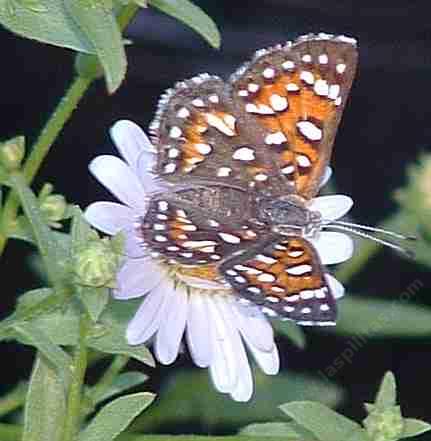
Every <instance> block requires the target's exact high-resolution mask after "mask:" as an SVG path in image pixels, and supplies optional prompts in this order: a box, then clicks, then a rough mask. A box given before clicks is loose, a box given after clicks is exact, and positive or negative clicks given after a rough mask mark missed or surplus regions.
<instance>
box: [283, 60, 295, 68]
mask: <svg viewBox="0 0 431 441" xmlns="http://www.w3.org/2000/svg"><path fill="white" fill-rule="evenodd" d="M281 67H282V68H283V69H284V70H292V69H294V68H295V63H294V62H293V61H291V60H287V61H285V62H284V63H283V64H282V65H281Z"/></svg>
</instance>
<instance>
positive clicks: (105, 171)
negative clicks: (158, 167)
mask: <svg viewBox="0 0 431 441" xmlns="http://www.w3.org/2000/svg"><path fill="white" fill-rule="evenodd" d="M89 169H90V171H91V173H92V174H93V175H94V176H95V177H96V179H98V180H99V182H100V183H101V184H102V185H104V186H105V187H106V188H107V189H108V190H109V191H110V192H111V193H112V194H113V195H114V196H115V197H117V198H118V199H119V200H120V201H121V202H124V203H125V204H126V205H128V206H129V207H132V208H135V209H137V210H138V211H139V212H140V213H141V214H144V213H145V212H146V206H147V204H146V203H145V191H144V189H143V187H142V185H141V183H140V182H139V180H138V178H137V177H136V175H135V174H134V173H133V172H132V170H131V168H130V167H129V166H128V165H127V164H126V163H125V162H124V161H122V160H121V159H120V158H117V157H116V156H110V155H102V156H98V157H97V158H95V159H93V160H92V161H91V163H90V166H89Z"/></svg>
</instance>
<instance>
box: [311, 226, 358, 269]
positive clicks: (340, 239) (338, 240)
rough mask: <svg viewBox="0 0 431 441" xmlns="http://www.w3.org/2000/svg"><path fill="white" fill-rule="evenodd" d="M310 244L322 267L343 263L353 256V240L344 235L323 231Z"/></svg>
mask: <svg viewBox="0 0 431 441" xmlns="http://www.w3.org/2000/svg"><path fill="white" fill-rule="evenodd" d="M311 242H312V243H313V245H314V246H315V248H316V250H317V253H318V254H319V257H320V260H321V261H322V263H323V264H324V265H333V264H336V263H340V262H344V261H345V260H347V259H350V258H351V257H352V255H353V248H354V246H353V240H352V239H351V238H350V237H349V236H347V235H346V234H344V233H338V232H335V231H323V232H321V233H320V234H319V235H318V236H317V237H316V238H314V239H311Z"/></svg>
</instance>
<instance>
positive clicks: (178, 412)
mask: <svg viewBox="0 0 431 441" xmlns="http://www.w3.org/2000/svg"><path fill="white" fill-rule="evenodd" d="M253 376H254V383H255V390H254V393H253V397H252V399H251V400H250V401H249V402H248V403H247V405H246V406H245V405H244V403H238V402H235V401H233V400H232V398H230V397H229V396H228V395H222V394H220V393H218V392H217V391H215V390H214V386H213V385H212V384H211V379H210V377H209V374H208V372H207V371H205V370H194V371H176V373H175V375H172V376H171V377H170V378H169V381H167V383H166V384H165V386H164V387H163V388H162V390H161V392H160V399H159V400H157V402H156V403H155V404H154V405H153V406H151V409H149V410H148V412H146V413H145V415H144V416H143V417H142V418H139V419H138V420H137V421H136V422H135V423H134V424H133V429H134V430H139V431H143V432H146V433H151V432H154V431H158V430H161V429H162V428H163V427H165V426H184V425H187V424H191V423H192V422H193V423H196V421H199V424H201V425H202V426H204V427H206V428H207V429H208V430H212V429H215V428H216V427H217V426H219V425H223V426H235V427H238V428H239V427H242V426H244V425H246V424H251V423H256V422H267V421H271V420H274V419H279V418H280V412H279V411H278V409H277V406H279V405H280V404H282V403H285V402H286V401H290V400H298V399H306V400H307V399H308V400H312V399H320V400H322V401H324V402H325V403H326V404H328V405H330V406H336V405H338V404H339V403H340V402H341V400H342V398H343V394H342V390H341V389H340V388H339V387H337V386H336V385H335V384H333V383H331V382H329V381H327V380H320V379H319V378H316V377H313V376H311V375H302V374H297V373H294V372H290V373H289V374H287V375H285V374H278V375H277V376H267V375H264V374H262V373H261V372H260V370H258V369H256V370H255V372H254V375H253ZM184 397H187V400H185V399H184ZM178 403H181V406H179V405H178Z"/></svg>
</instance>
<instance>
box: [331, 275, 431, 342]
mask: <svg viewBox="0 0 431 441" xmlns="http://www.w3.org/2000/svg"><path fill="white" fill-rule="evenodd" d="M423 286H424V285H423V283H422V282H421V281H420V280H415V281H413V282H412V283H411V284H410V285H409V287H407V288H406V289H405V290H404V291H403V292H402V293H398V294H397V295H396V296H394V298H393V300H377V299H371V298H364V297H362V298H359V297H358V296H353V295H349V296H346V297H345V298H343V299H341V300H340V302H339V309H338V311H339V316H338V319H337V326H334V327H332V328H326V329H325V331H326V332H330V333H335V334H339V335H353V336H363V337H364V338H363V340H362V345H364V344H365V342H366V338H367V337H374V338H376V337H378V338H383V337H428V336H429V335H430V334H431V309H429V308H427V307H425V306H419V305H415V304H412V303H408V301H409V300H413V299H414V296H415V294H417V293H418V292H419V291H420V290H421V289H423ZM359 317H366V320H358V318H359ZM359 346H361V344H359Z"/></svg>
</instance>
